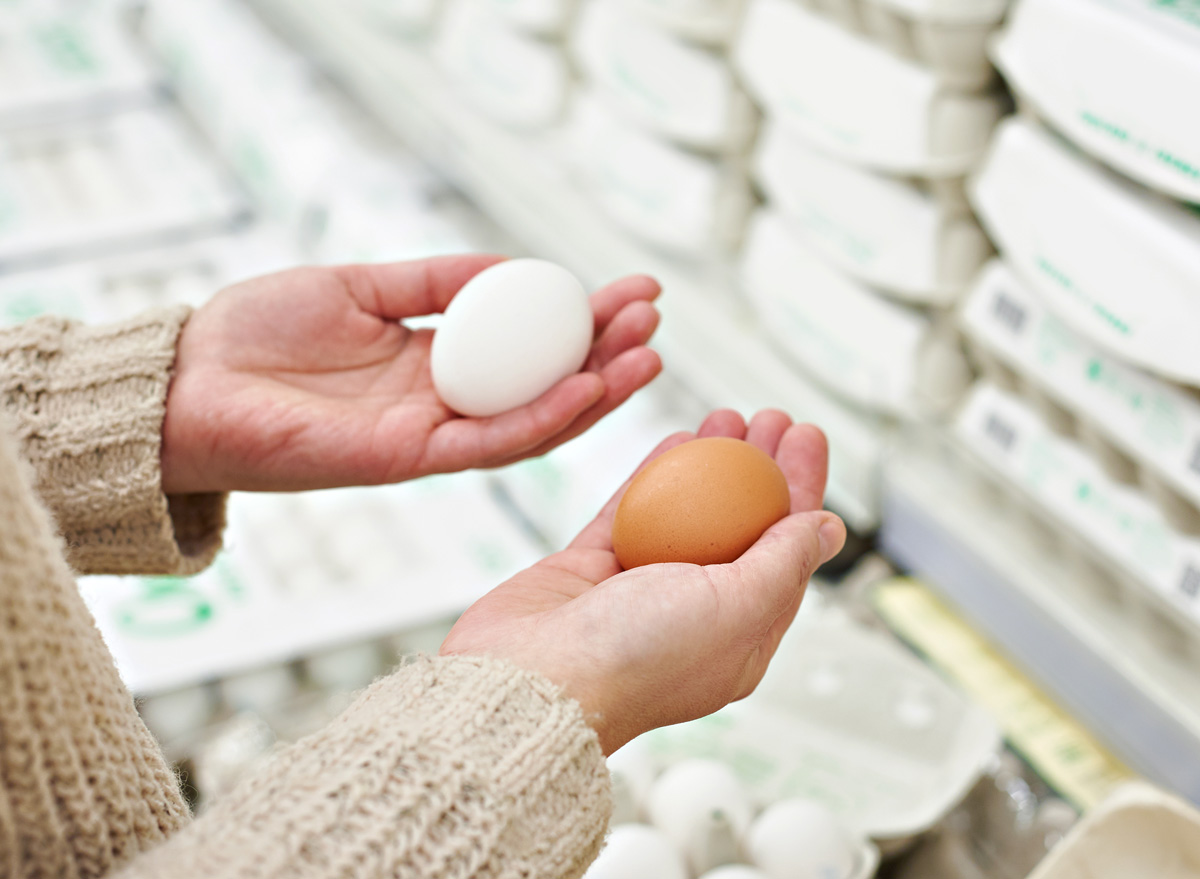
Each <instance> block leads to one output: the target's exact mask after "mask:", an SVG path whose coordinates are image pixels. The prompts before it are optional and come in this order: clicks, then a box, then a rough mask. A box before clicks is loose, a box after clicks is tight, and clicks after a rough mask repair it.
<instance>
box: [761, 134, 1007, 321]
mask: <svg viewBox="0 0 1200 879" xmlns="http://www.w3.org/2000/svg"><path fill="white" fill-rule="evenodd" d="M754 173H755V178H756V180H757V182H758V184H759V186H760V187H761V188H762V190H763V191H764V193H765V194H766V195H767V198H768V199H769V200H770V201H771V202H772V203H773V204H774V205H776V206H777V207H778V209H779V210H780V211H781V212H782V213H784V214H786V215H787V216H788V218H789V219H791V220H792V221H793V222H794V224H795V225H796V227H797V228H798V229H800V230H801V231H802V232H803V234H804V237H805V240H806V241H807V242H808V243H809V244H811V245H812V246H813V247H814V248H815V249H817V250H819V251H820V252H821V255H822V256H824V257H825V258H827V259H829V260H830V261H831V262H833V263H835V264H836V265H837V266H838V267H839V268H841V269H842V270H844V271H845V272H847V273H848V274H850V275H852V276H854V277H855V278H857V279H859V280H861V281H865V282H867V283H869V284H873V285H875V286H877V287H879V288H880V289H881V290H883V291H884V292H886V293H888V294H889V295H891V296H895V297H896V298H898V299H903V300H908V301H911V302H914V303H917V304H922V305H948V304H950V303H951V302H953V301H954V300H956V299H957V298H958V297H959V296H960V295H961V294H962V293H963V292H964V291H965V290H966V288H967V286H968V284H969V283H970V281H971V280H972V279H973V278H974V277H975V275H976V274H977V272H978V270H979V268H980V267H981V266H982V265H983V264H984V262H985V261H986V260H987V258H988V257H989V256H990V255H991V254H992V248H991V243H990V242H989V241H988V239H987V236H986V235H984V234H983V230H982V229H980V228H979V224H978V223H976V222H975V220H974V218H973V217H972V216H971V214H970V211H969V209H968V208H967V207H966V206H965V200H963V199H962V198H961V197H960V196H961V190H958V191H955V190H954V189H950V191H949V192H948V193H947V194H946V195H944V196H940V195H939V194H937V193H933V192H930V191H929V190H928V188H925V189H922V188H921V187H919V186H918V185H916V184H914V183H911V182H909V181H906V180H902V179H898V178H894V177H886V176H883V175H880V174H873V173H870V172H868V171H864V170H862V169H861V168H856V167H854V166H853V165H847V164H845V163H843V162H839V161H837V160H836V159H833V158H831V157H829V156H826V155H823V154H822V153H819V152H817V151H815V150H812V149H810V148H809V147H807V146H806V145H805V144H804V143H803V141H801V140H799V139H798V138H796V137H794V136H792V135H790V134H789V133H788V132H787V131H785V130H784V129H783V128H781V127H779V126H778V125H775V124H772V125H770V126H768V127H766V128H765V129H764V131H763V133H762V136H761V137H760V138H759V142H758V147H757V150H756V152H755V160H754ZM946 188H949V187H944V188H943V189H946Z"/></svg>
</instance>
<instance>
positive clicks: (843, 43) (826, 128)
mask: <svg viewBox="0 0 1200 879" xmlns="http://www.w3.org/2000/svg"><path fill="white" fill-rule="evenodd" d="M734 63H735V65H736V66H737V68H738V70H739V72H740V73H741V75H742V78H743V81H744V83H745V85H746V88H747V90H748V91H749V92H750V93H751V94H752V95H753V96H754V97H755V98H757V99H758V101H759V103H760V105H761V107H762V109H763V111H764V112H765V113H766V114H767V115H768V116H771V117H773V118H774V119H776V120H778V121H779V122H780V123H781V124H783V125H786V126H787V127H789V128H791V129H793V130H794V131H795V132H796V133H797V134H799V135H800V136H802V137H804V138H805V139H806V140H807V141H809V142H810V143H811V144H812V145H813V146H815V147H818V148H819V149H821V150H822V151H823V152H827V153H829V154H831V155H833V156H835V157H837V158H839V159H842V160H843V161H847V162H852V163H854V164H858V165H862V166H863V167H867V168H873V169H875V170H879V171H885V172H887V173H892V174H900V175H914V176H924V177H947V176H950V177H953V176H958V175H962V174H963V173H965V172H966V171H967V170H968V169H970V168H971V167H972V166H973V165H974V164H975V163H976V162H977V161H978V160H979V158H980V157H981V155H982V154H983V151H984V148H985V147H986V145H987V142H988V140H989V138H990V136H991V132H992V129H993V128H994V127H995V125H996V123H997V122H998V121H999V119H1000V117H1001V116H1003V115H1004V114H1005V113H1006V112H1007V111H1008V105H1007V101H1006V98H1005V97H1004V96H1003V95H1001V94H1000V93H995V92H989V93H982V94H967V93H963V92H959V91H956V90H953V89H950V88H948V87H947V86H946V85H945V84H944V83H943V82H941V81H940V80H939V79H938V77H937V76H936V75H935V74H934V73H933V72H932V71H931V70H930V69H929V68H927V67H924V66H922V65H919V64H916V63H914V62H912V61H909V60H906V59H903V58H899V57H897V56H895V55H894V54H892V53H891V52H889V51H887V50H885V49H882V48H881V47H879V46H878V45H877V44H875V43H874V42H872V41H871V40H869V39H866V38H865V37H863V36H861V35H859V34H855V33H852V32H850V31H848V30H846V29H845V28H843V27H841V26H839V25H838V24H836V23H834V22H832V21H830V20H829V18H828V17H826V16H824V15H821V14H818V13H816V12H813V11H812V10H809V9H806V8H804V7H803V6H800V5H799V4H798V3H795V2H794V0H753V2H752V3H751V4H750V6H749V8H748V10H747V13H746V20H745V22H744V24H743V26H742V31H741V34H740V36H739V37H738V40H737V42H736V44H735V47H734Z"/></svg>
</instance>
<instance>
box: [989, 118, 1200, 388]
mask: <svg viewBox="0 0 1200 879" xmlns="http://www.w3.org/2000/svg"><path fill="white" fill-rule="evenodd" d="M969 190H970V191H969V195H970V197H971V200H972V203H973V204H974V206H975V208H976V210H977V212H978V214H979V217H980V220H981V221H982V222H983V225H984V227H985V228H986V229H987V230H988V232H990V233H991V235H992V238H993V240H994V241H995V242H996V245H997V247H998V249H999V250H1000V252H1001V253H1002V254H1003V255H1004V257H1005V259H1006V260H1007V261H1008V262H1009V264H1010V265H1012V266H1013V268H1014V269H1016V270H1017V272H1019V273H1020V275H1021V276H1022V277H1023V278H1025V279H1026V280H1027V281H1028V282H1029V284H1030V285H1031V286H1032V287H1033V289H1034V290H1035V291H1036V292H1037V294H1038V296H1039V297H1040V298H1041V299H1043V300H1044V301H1045V302H1046V304H1047V305H1048V306H1049V307H1050V308H1051V309H1052V310H1053V311H1054V312H1055V313H1056V314H1058V315H1059V317H1061V318H1062V319H1063V320H1064V321H1066V322H1067V323H1068V324H1070V325H1071V326H1072V327H1073V328H1074V329H1075V330H1077V331H1078V332H1079V333H1080V334H1081V335H1083V336H1084V337H1086V338H1088V339H1090V340H1091V341H1093V342H1094V343H1096V344H1097V345H1099V346H1100V347H1101V348H1103V349H1104V350H1106V351H1108V352H1110V353H1111V354H1113V355H1115V356H1117V357H1119V358H1121V359H1124V360H1127V361H1129V362H1130V363H1132V364H1134V365H1136V366H1139V367H1141V368H1143V369H1145V370H1147V371H1149V372H1152V373H1156V374H1158V375H1161V376H1163V377H1165V378H1168V379H1171V380H1174V381H1178V382H1182V383H1183V384H1188V385H1200V348H1197V346H1196V345H1195V344H1194V339H1193V333H1192V332H1191V330H1192V328H1193V327H1195V326H1197V325H1198V323H1200V297H1197V296H1196V290H1197V289H1200V216H1197V215H1196V214H1195V213H1193V212H1190V211H1188V210H1187V209H1185V208H1184V207H1182V206H1180V205H1179V204H1177V203H1174V202H1171V201H1168V200H1167V199H1164V198H1162V197H1160V196H1158V195H1156V194H1155V193H1152V192H1150V191H1148V190H1146V189H1143V188H1142V187H1140V186H1137V185H1136V184H1134V183H1131V182H1130V181H1128V180H1126V179H1123V178H1119V177H1117V175H1115V174H1113V173H1112V172H1110V171H1108V170H1106V169H1104V168H1101V167H1099V166H1097V165H1096V164H1095V163H1094V162H1092V161H1090V160H1088V159H1086V158H1085V157H1083V156H1082V155H1080V154H1078V153H1077V152H1074V151H1073V150H1071V149H1070V148H1069V147H1068V146H1067V145H1066V144H1064V143H1063V142H1061V141H1060V140H1058V139H1056V138H1055V137H1054V136H1053V135H1051V134H1050V133H1049V132H1048V131H1046V130H1045V129H1043V128H1041V127H1039V126H1038V125H1037V124H1036V123H1034V122H1032V121H1030V120H1029V119H1024V118H1019V117H1014V118H1013V119H1010V120H1007V121H1006V122H1005V123H1004V124H1003V125H1002V126H1001V127H1000V129H999V131H998V133H997V136H996V140H995V143H994V144H993V146H992V148H991V150H990V153H989V155H988V158H987V160H986V162H985V163H984V165H983V166H982V167H981V168H980V170H979V172H978V174H977V175H976V176H975V177H974V179H973V180H972V182H971V184H970V187H969Z"/></svg>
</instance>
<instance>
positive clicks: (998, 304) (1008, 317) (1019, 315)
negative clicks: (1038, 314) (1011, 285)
mask: <svg viewBox="0 0 1200 879" xmlns="http://www.w3.org/2000/svg"><path fill="white" fill-rule="evenodd" d="M992 313H993V314H994V315H996V319H997V320H998V321H1000V323H1002V324H1004V326H1006V327H1008V329H1009V330H1011V331H1012V333H1013V335H1018V334H1020V332H1021V330H1022V329H1024V327H1025V319H1026V317H1027V314H1026V312H1025V309H1024V308H1023V307H1022V306H1020V305H1018V304H1017V303H1016V302H1013V301H1012V299H1010V298H1009V297H1008V295H1007V294H1006V293H1005V292H1004V291H1003V290H1001V291H999V292H998V293H996V298H995V300H994V301H993V302H992Z"/></svg>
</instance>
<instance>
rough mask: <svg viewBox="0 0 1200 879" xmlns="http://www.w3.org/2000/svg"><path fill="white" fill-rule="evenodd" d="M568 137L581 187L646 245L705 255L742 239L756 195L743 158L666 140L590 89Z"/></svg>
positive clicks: (570, 156)
mask: <svg viewBox="0 0 1200 879" xmlns="http://www.w3.org/2000/svg"><path fill="white" fill-rule="evenodd" d="M566 140H567V146H568V150H567V156H568V160H569V161H570V162H571V164H572V165H573V167H574V169H575V171H576V173H577V175H578V177H579V179H580V182H581V183H582V185H583V188H584V189H585V190H586V191H587V192H588V194H589V195H590V196H591V198H592V199H593V200H594V201H595V202H596V204H597V205H599V207H600V208H601V209H602V210H603V211H604V212H605V213H606V214H607V215H608V216H609V217H611V218H612V219H613V220H614V221H616V222H617V223H619V224H620V225H621V226H623V227H624V228H625V229H627V230H629V231H630V232H632V233H634V234H635V235H637V236H638V237H639V238H641V239H642V240H644V241H645V242H647V243H649V244H651V245H653V246H655V247H657V248H659V249H662V250H665V251H669V252H673V253H676V254H681V255H685V256H691V257H705V256H711V254H712V253H713V252H714V251H717V252H728V251H731V250H733V249H734V248H735V247H736V246H737V245H738V243H739V242H740V241H741V238H742V233H743V232H744V230H745V224H746V218H747V216H748V215H749V213H750V209H751V207H752V206H753V204H754V196H753V193H752V192H751V189H750V182H749V178H748V176H747V174H746V171H745V168H744V167H743V163H741V162H740V161H736V160H732V159H720V158H714V157H710V156H702V155H697V154H696V153H693V152H689V151H688V150H685V149H683V148H681V147H677V146H674V145H672V144H669V143H666V142H665V141H662V140H660V139H659V138H657V137H655V136H654V135H652V134H650V133H648V132H646V131H644V130H642V129H641V128H639V127H638V126H637V125H635V124H633V123H631V122H629V121H628V120H627V119H625V118H623V117H622V116H621V115H620V114H617V113H615V112H613V111H612V110H610V109H609V108H608V107H607V106H606V105H605V104H604V103H603V101H602V100H601V99H600V98H599V97H598V96H596V95H593V94H591V93H590V92H585V93H581V94H580V95H578V97H577V98H576V100H575V101H574V103H573V106H572V111H571V118H570V120H569V122H568V130H567V133H566Z"/></svg>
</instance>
